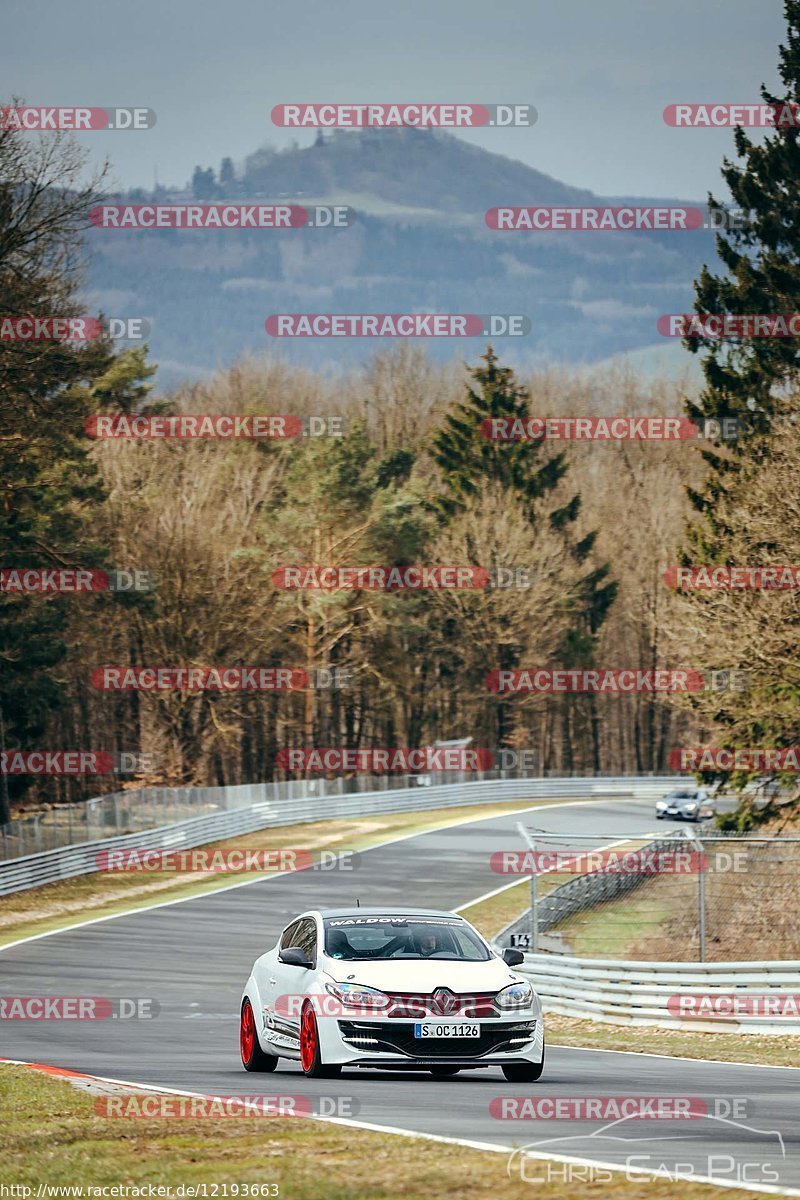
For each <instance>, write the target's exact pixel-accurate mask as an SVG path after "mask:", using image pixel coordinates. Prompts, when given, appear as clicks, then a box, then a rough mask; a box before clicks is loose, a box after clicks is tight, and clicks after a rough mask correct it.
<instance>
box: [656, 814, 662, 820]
mask: <svg viewBox="0 0 800 1200" xmlns="http://www.w3.org/2000/svg"><path fill="white" fill-rule="evenodd" d="M656 820H657V821H663V820H664V814H663V813H656Z"/></svg>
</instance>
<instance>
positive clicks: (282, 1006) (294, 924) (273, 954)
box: [258, 918, 300, 1031]
mask: <svg viewBox="0 0 800 1200" xmlns="http://www.w3.org/2000/svg"><path fill="white" fill-rule="evenodd" d="M299 925H300V921H299V919H297V918H295V920H294V921H290V922H289V924H288V925H287V926H286V928H285V929H284V931H283V933H282V934H281V936H280V937H279V938H278V944H277V946H276V947H275V948H274V949H273V950H270V951H269V953H268V954H265V955H264V956H263V958H261V960H260V964H259V965H260V968H261V970H260V973H259V980H258V985H259V987H258V990H259V994H260V996H261V1001H262V1004H263V1006H264V1018H265V1021H264V1026H265V1029H268V1030H271V1031H283V1030H285V1027H286V1022H287V1019H288V1018H290V1017H291V1013H289V1012H288V1011H287V1006H286V999H285V993H286V992H287V991H289V990H290V989H289V988H287V987H286V981H285V979H284V976H283V973H284V972H285V971H287V970H288V969H289V968H287V967H286V966H284V964H283V963H282V962H281V961H280V957H279V955H280V952H281V950H285V949H286V947H287V946H293V945H294V936H295V933H296V931H297V928H298V926H299Z"/></svg>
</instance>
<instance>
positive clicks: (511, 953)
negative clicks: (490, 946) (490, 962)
mask: <svg viewBox="0 0 800 1200" xmlns="http://www.w3.org/2000/svg"><path fill="white" fill-rule="evenodd" d="M503 962H504V963H505V964H506V966H507V967H518V966H519V965H520V964H521V963H524V962H525V955H524V954H523V953H522V951H521V950H514V949H513V948H512V947H511V946H506V948H505V950H504V951H503Z"/></svg>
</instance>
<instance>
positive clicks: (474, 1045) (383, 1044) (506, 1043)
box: [319, 1012, 544, 1069]
mask: <svg viewBox="0 0 800 1200" xmlns="http://www.w3.org/2000/svg"><path fill="white" fill-rule="evenodd" d="M431 1019H432V1018H428V1020H431ZM437 1023H439V1024H448V1023H451V1022H445V1021H439V1022H437ZM452 1023H455V1024H459V1023H461V1024H463V1023H464V1021H463V1018H462V1019H461V1022H458V1021H456V1022H452ZM470 1023H471V1022H470ZM475 1023H476V1024H478V1025H480V1030H481V1032H480V1035H479V1037H472V1038H466V1037H464V1038H459V1037H453V1038H451V1037H445V1038H416V1037H415V1036H414V1025H415V1024H416V1022H415V1021H413V1020H408V1019H400V1018H394V1019H384V1020H380V1019H379V1018H374V1017H366V1018H365V1017H361V1016H357V1017H354V1018H352V1019H351V1018H349V1017H339V1018H337V1019H334V1018H329V1019H324V1018H323V1019H322V1020H320V1022H319V1034H320V1048H321V1051H322V1059H323V1062H329V1063H341V1064H345V1063H350V1064H353V1065H361V1066H389V1065H393V1066H400V1067H406V1068H411V1069H413V1068H414V1067H427V1066H434V1065H440V1066H456V1065H457V1066H463V1067H482V1066H491V1065H498V1064H502V1063H508V1062H531V1063H540V1062H541V1061H542V1057H543V1055H544V1025H543V1022H542V1020H541V1017H534V1016H533V1014H532V1013H530V1012H523V1013H516V1014H514V1016H509V1017H500V1018H486V1019H482V1020H476V1022H475Z"/></svg>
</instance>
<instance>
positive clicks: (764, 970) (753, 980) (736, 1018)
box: [515, 954, 800, 1041]
mask: <svg viewBox="0 0 800 1200" xmlns="http://www.w3.org/2000/svg"><path fill="white" fill-rule="evenodd" d="M515 969H516V970H517V971H519V972H520V973H521V974H523V975H526V976H527V977H528V979H530V981H531V983H532V984H533V986H534V987H535V988H536V990H537V992H538V993H539V997H540V999H541V1001H542V1006H543V1008H544V1009H545V1011H546V1012H548V1013H555V1014H558V1015H562V1016H567V1017H579V1018H584V1019H590V1020H592V1021H601V1022H605V1023H607V1024H613V1025H656V1026H660V1027H662V1028H665V1029H675V1028H680V1029H685V1030H689V1031H692V1030H697V1031H699V1032H704V1033H736V1034H739V1033H745V1034H771V1035H783V1036H784V1037H785V1036H786V1035H787V1034H794V1035H797V1034H800V1017H798V1015H797V1013H796V1012H795V1011H794V1006H792V1005H785V1004H783V1001H784V1000H786V999H788V1000H792V999H793V998H794V999H796V997H797V993H798V992H800V961H794V962H766V961H765V962H741V961H736V962H719V963H713V964H711V963H709V964H706V965H704V966H699V965H698V964H697V963H679V962H670V963H661V962H621V961H618V960H613V959H597V958H594V959H578V958H565V957H560V956H558V955H550V954H526V955H525V963H524V965H523V966H521V967H517V968H515ZM770 1008H772V1011H771V1012H770ZM781 1012H782V1013H783V1014H784V1015H779V1013H781ZM553 1039H554V1040H555V1041H558V1032H557V1031H554V1032H553Z"/></svg>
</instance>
